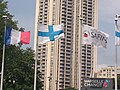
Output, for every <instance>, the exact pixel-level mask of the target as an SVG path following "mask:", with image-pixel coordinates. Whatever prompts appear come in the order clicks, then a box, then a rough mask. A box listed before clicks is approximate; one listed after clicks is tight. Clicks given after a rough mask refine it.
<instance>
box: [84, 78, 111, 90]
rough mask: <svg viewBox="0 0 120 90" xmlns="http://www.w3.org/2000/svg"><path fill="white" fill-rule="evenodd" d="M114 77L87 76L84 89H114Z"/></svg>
mask: <svg viewBox="0 0 120 90" xmlns="http://www.w3.org/2000/svg"><path fill="white" fill-rule="evenodd" d="M112 88H113V79H108V78H85V79H84V80H83V85H82V90H113V89H112Z"/></svg>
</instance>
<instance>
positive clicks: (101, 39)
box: [82, 25, 109, 48]
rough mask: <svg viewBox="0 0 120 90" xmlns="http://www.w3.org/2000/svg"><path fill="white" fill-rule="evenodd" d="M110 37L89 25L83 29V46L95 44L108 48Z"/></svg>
mask: <svg viewBox="0 0 120 90" xmlns="http://www.w3.org/2000/svg"><path fill="white" fill-rule="evenodd" d="M108 37H109V35H108V34H106V33H104V32H102V31H98V30H97V29H95V28H94V27H91V26H88V25H83V27H82V44H93V45H96V46H102V47H104V48H106V47H107V42H108V41H107V39H108Z"/></svg>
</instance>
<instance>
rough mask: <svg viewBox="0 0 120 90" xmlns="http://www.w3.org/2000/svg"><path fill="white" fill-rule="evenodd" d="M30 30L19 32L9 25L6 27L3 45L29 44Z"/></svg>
mask: <svg viewBox="0 0 120 90" xmlns="http://www.w3.org/2000/svg"><path fill="white" fill-rule="evenodd" d="M29 42H30V32H21V31H17V30H14V29H12V28H10V27H6V32H5V42H4V43H5V45H14V44H18V43H22V44H29Z"/></svg>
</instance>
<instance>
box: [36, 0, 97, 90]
mask: <svg viewBox="0 0 120 90" xmlns="http://www.w3.org/2000/svg"><path fill="white" fill-rule="evenodd" d="M97 3H98V1H97V0H36V18H35V35H34V50H35V51H37V55H36V56H37V58H38V68H39V70H40V72H41V76H42V82H43V85H44V87H43V88H44V90H63V89H64V88H66V87H75V88H79V86H80V85H81V83H82V82H81V80H82V79H83V78H84V77H92V76H93V75H94V71H95V70H96V58H97V54H96V47H95V46H93V45H82V46H81V44H80V43H81V35H82V34H81V30H82V27H81V25H82V24H87V25H90V26H93V27H95V28H97V25H98V23H97V22H98V20H97V18H98V8H97ZM39 24H44V25H57V24H63V25H64V34H65V36H64V38H61V39H57V40H55V41H53V42H48V43H46V44H38V43H37V31H38V29H39ZM81 47H82V48H81ZM36 48H37V49H36ZM79 77H80V78H79Z"/></svg>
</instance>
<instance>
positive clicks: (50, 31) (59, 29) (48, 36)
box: [38, 24, 64, 44]
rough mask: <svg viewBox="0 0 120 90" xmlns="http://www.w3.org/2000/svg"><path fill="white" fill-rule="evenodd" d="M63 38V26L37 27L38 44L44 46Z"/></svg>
mask: <svg viewBox="0 0 120 90" xmlns="http://www.w3.org/2000/svg"><path fill="white" fill-rule="evenodd" d="M61 37H64V32H63V25H42V24H40V25H39V30H38V43H39V44H44V43H46V42H49V41H54V40H55V39H56V38H57V39H59V38H61Z"/></svg>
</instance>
